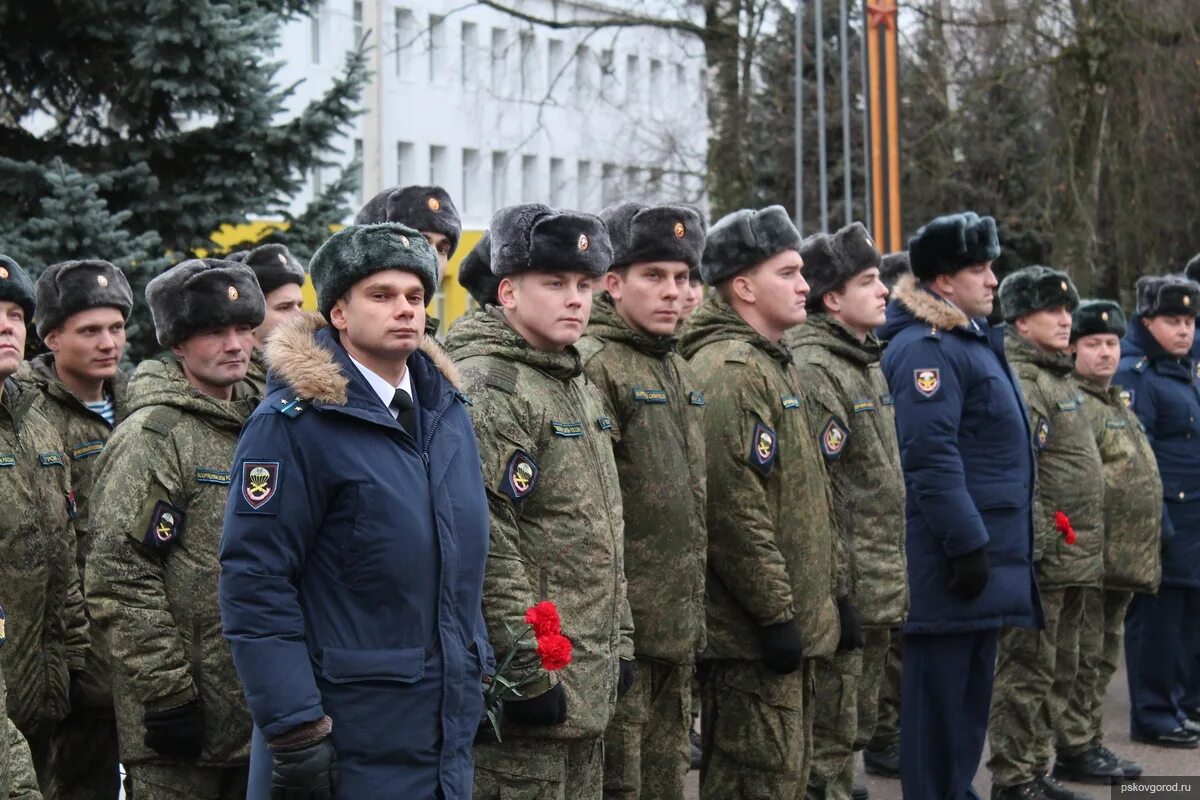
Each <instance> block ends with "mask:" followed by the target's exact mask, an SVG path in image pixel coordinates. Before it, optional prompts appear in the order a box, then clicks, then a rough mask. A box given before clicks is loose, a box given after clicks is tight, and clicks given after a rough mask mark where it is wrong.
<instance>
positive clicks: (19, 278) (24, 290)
mask: <svg viewBox="0 0 1200 800" xmlns="http://www.w3.org/2000/svg"><path fill="white" fill-rule="evenodd" d="M0 300H7V301H8V302H10V303H16V304H17V305H19V306H20V307H21V308H23V309H25V318H26V321H28V320H29V319H31V318H32V317H33V310H34V309H35V308H36V307H37V298H36V296H35V295H34V291H33V281H31V280H29V276H28V275H26V274H25V270H23V269H21V267H20V265H19V264H17V262H15V261H13V260H12V259H11V258H9V257H8V256H5V255H0Z"/></svg>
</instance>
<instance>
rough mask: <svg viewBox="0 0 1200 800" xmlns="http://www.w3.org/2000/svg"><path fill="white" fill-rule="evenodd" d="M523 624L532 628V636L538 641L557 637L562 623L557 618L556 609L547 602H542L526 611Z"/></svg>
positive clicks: (560, 631)
mask: <svg viewBox="0 0 1200 800" xmlns="http://www.w3.org/2000/svg"><path fill="white" fill-rule="evenodd" d="M525 622H526V623H528V624H529V625H530V626H532V627H533V635H534V636H536V637H537V638H538V639H541V638H542V637H543V636H558V635H559V634H560V633H562V621H561V620H560V619H559V618H558V607H557V606H555V605H554V603H551V602H550V601H549V600H543V601H542V602H540V603H538V604H537V605H534V606H531V607H530V608H529V609H527V610H526V611H525Z"/></svg>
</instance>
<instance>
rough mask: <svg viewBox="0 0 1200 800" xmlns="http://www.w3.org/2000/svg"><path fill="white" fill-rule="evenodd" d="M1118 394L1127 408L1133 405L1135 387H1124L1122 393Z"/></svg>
mask: <svg viewBox="0 0 1200 800" xmlns="http://www.w3.org/2000/svg"><path fill="white" fill-rule="evenodd" d="M1117 396H1118V397H1120V398H1121V405H1123V406H1125V407H1126V408H1129V407H1130V406H1132V405H1133V389H1122V390H1121V393H1120V394H1119V395H1117Z"/></svg>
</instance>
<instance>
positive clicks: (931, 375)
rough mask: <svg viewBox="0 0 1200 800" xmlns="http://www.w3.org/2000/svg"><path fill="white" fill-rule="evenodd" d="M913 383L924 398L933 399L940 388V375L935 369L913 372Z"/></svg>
mask: <svg viewBox="0 0 1200 800" xmlns="http://www.w3.org/2000/svg"><path fill="white" fill-rule="evenodd" d="M913 382H914V384H915V385H916V387H917V391H918V392H920V393H921V394H923V395H925V396H926V397H933V396H934V395H935V394H937V390H938V389H940V388H942V378H941V373H940V372H939V371H938V370H937V369H936V368H935V367H927V368H925V369H916V370H913Z"/></svg>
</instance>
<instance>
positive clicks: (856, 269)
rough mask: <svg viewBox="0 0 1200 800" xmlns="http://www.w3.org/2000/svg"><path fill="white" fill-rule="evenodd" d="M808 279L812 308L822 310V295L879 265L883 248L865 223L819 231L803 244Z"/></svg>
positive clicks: (801, 246)
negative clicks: (876, 245)
mask: <svg viewBox="0 0 1200 800" xmlns="http://www.w3.org/2000/svg"><path fill="white" fill-rule="evenodd" d="M800 257H801V258H803V259H804V280H805V281H807V282H808V301H807V305H808V310H809V311H821V310H823V309H824V304H822V303H821V298H822V297H824V296H825V295H826V294H828V293H829V292H833V291H837V290H838V289H840V288H841V287H843V286H845V285H846V281H848V280H850V279H851V278H853V277H854V276H855V275H857V274H858V273H860V272H865V271H866V270H869V269H871V268H872V267H878V266H879V251H878V250H876V249H875V243H874V242H872V241H871V237H870V236H869V235H868V234H867V229H866V228H865V227H863V224H862V223H861V222H855V223H852V224H850V225H847V226H846V227H844V228H842V229H841V230H840V231H838V232H837V233H816V234H813V235H812V236H809V237H808V238H807V239H805V240H804V241H803V242H802V243H801V244H800Z"/></svg>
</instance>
